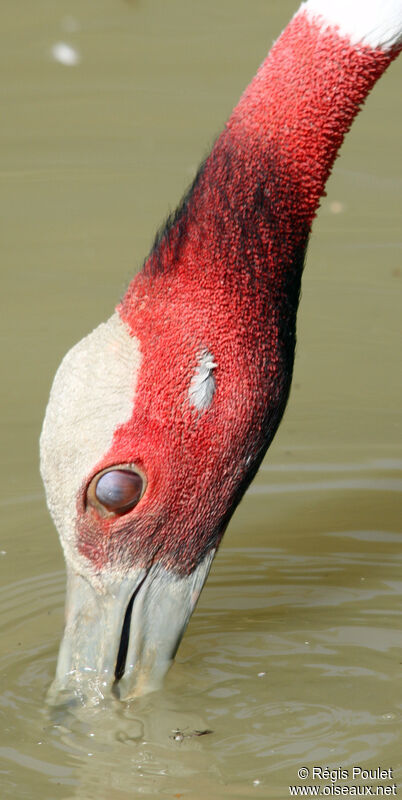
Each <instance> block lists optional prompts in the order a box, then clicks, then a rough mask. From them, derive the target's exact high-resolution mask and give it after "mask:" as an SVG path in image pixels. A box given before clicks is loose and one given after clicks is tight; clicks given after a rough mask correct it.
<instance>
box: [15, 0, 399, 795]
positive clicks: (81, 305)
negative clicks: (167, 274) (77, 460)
mask: <svg viewBox="0 0 402 800" xmlns="http://www.w3.org/2000/svg"><path fill="white" fill-rule="evenodd" d="M294 10H295V5H294V4H293V3H292V2H289V0H286V2H283V3H281V4H277V3H274V2H273V0H271V2H269V1H268V0H264V2H262V1H261V2H260V1H259V0H253V2H252V3H249V2H248V3H246V2H243V1H242V0H230V2H229V0H220V2H219V3H216V2H214V3H213V2H211V1H210V0H205V2H203V3H202V4H189V3H185V2H184V0H171V2H170V3H164V2H163V0H149V1H148V2H147V0H137V2H134V1H132V2H128V1H126V2H124V1H123V0H99V2H97V3H96V6H95V5H94V4H93V3H91V2H89V0H80V2H78V1H76V2H70V1H69V2H64V0H62V2H59V3H54V2H50V0H38V2H36V3H35V4H32V3H30V2H28V0H22V2H20V3H18V4H11V3H10V4H6V5H5V7H4V9H3V19H2V33H3V36H2V47H1V48H0V60H1V62H2V63H1V66H2V69H1V70H0V75H1V78H0V81H1V94H2V107H3V115H2V129H1V134H0V135H1V138H2V154H3V159H2V167H1V179H2V198H3V200H2V203H3V205H2V222H3V231H2V244H3V257H2V264H3V267H2V289H3V291H2V298H3V306H4V307H3V310H2V315H1V325H2V341H3V343H4V348H3V358H4V363H3V366H2V378H3V380H2V393H3V403H2V412H3V413H2V415H1V421H0V424H1V431H2V440H3V444H2V453H3V458H2V464H1V487H2V492H1V511H2V525H1V534H0V537H1V538H0V550H1V555H0V567H1V606H0V608H1V610H0V629H1V655H0V714H1V725H0V730H1V734H0V757H1V766H0V769H1V778H0V780H1V797H2V798H13V800H14V798H29V800H37V799H38V800H39V799H40V800H56V799H57V800H59V798H60V799H61V798H79V800H91V799H92V798H94V800H95V798H97V800H102V798H104V799H105V800H124V798H129V797H133V796H136V795H138V796H144V797H147V796H149V797H168V798H171V797H191V798H195V799H197V798H203V797H205V796H210V797H213V798H220V797H244V798H248V797H263V798H265V797H269V798H271V797H272V798H275V800H278V798H282V797H288V796H289V793H288V785H289V784H290V783H292V784H296V783H298V782H299V781H298V779H297V770H298V768H300V767H301V766H306V767H308V768H309V769H311V768H312V766H314V765H317V764H321V765H323V766H330V767H333V768H335V767H343V768H345V769H350V768H351V767H352V766H353V765H356V764H359V765H362V766H365V767H369V768H375V767H378V766H381V767H383V768H390V767H392V768H393V770H394V773H393V774H394V778H395V781H396V783H399V784H401V783H402V747H401V744H402V742H401V733H400V730H401V721H402V692H401V677H402V672H401V671H402V666H401V663H402V653H401V613H400V612H401V605H402V604H401V596H402V592H401V589H402V585H401V583H402V581H401V560H402V547H401V543H402V531H401V513H400V509H401V504H400V489H401V463H402V455H401V449H400V446H399V442H400V430H401V414H400V388H401V387H400V370H398V369H397V364H398V357H397V352H398V351H397V342H398V334H399V328H400V325H399V319H400V295H401V280H402V272H401V268H400V223H399V214H400V198H401V180H400V172H399V174H398V171H397V168H398V162H397V158H398V153H399V135H400V134H399V129H398V124H400V113H399V114H398V109H397V103H396V98H397V97H398V94H397V92H398V86H399V81H400V65H399V64H398V63H395V64H393V65H392V67H391V69H390V70H389V72H388V73H387V75H385V76H384V77H383V79H382V80H381V82H380V83H379V84H378V86H377V87H376V88H375V90H374V92H373V95H372V96H371V97H370V98H369V100H368V101H367V104H366V107H365V109H364V113H362V115H361V117H359V119H358V120H357V122H356V123H355V125H354V128H353V130H352V131H351V133H350V135H349V138H348V139H347V141H346V143H345V145H344V148H343V150H342V157H341V159H340V160H339V163H337V165H336V169H335V171H334V174H333V176H332V178H331V181H330V183H329V185H328V195H327V197H326V198H325V199H324V201H323V203H322V208H321V211H320V215H319V218H318V219H317V221H316V224H315V228H314V235H313V238H312V241H311V245H310V250H309V257H308V263H307V270H306V274H305V278H304V282H303V298H302V305H301V310H300V315H299V326H298V338H299V343H298V350H297V362H296V370H295V379H294V385H293V391H292V396H291V400H290V403H289V406H288V410H287V412H286V416H285V419H284V421H283V423H282V425H281V428H280V430H279V433H278V435H277V437H276V439H275V442H274V444H273V445H272V447H271V449H270V451H269V454H268V456H267V458H266V459H265V462H264V464H263V466H262V468H261V470H260V473H259V475H258V476H257V479H256V481H255V482H254V484H253V486H252V487H251V489H250V490H249V492H248V494H247V496H246V498H245V499H244V501H243V503H242V504H241V506H240V508H239V509H238V511H237V513H236V515H235V517H234V519H233V521H232V523H231V525H230V528H229V530H228V532H227V534H226V536H225V540H224V544H223V545H222V548H221V551H220V553H219V554H218V556H217V559H216V561H215V565H214V568H213V571H212V573H211V576H210V579H209V581H208V584H207V586H206V588H205V589H204V592H203V595H202V597H201V601H200V603H199V606H198V609H197V612H196V614H195V615H194V617H193V620H192V622H191V625H190V627H189V629H188V632H187V634H186V636H185V639H184V641H183V643H182V646H181V648H180V650H179V654H178V658H177V662H176V664H175V666H174V668H173V669H172V671H171V673H170V675H169V677H168V680H167V682H166V687H165V689H164V691H163V692H159V693H156V694H154V695H151V696H148V697H146V698H144V699H143V700H141V701H137V702H136V703H132V704H128V705H123V704H119V703H117V702H116V703H114V704H111V705H109V706H106V707H104V708H103V707H102V708H98V709H93V710H92V711H90V712H87V713H85V714H78V715H77V716H75V717H72V716H71V715H70V716H65V715H62V714H59V715H58V714H57V713H54V712H53V713H51V712H50V711H49V710H48V709H47V707H46V704H45V696H46V690H47V688H48V686H49V683H50V681H51V680H52V677H53V674H54V670H55V662H56V656H57V649H58V644H59V641H60V636H61V630H62V625H63V601H64V567H63V559H62V555H61V551H60V548H59V545H58V541H57V536H56V534H55V532H54V530H53V526H52V524H51V521H50V519H49V516H48V513H47V511H46V508H45V504H44V499H43V493H42V487H41V483H40V479H39V475H38V463H37V462H38V456H37V440H38V436H39V431H40V426H41V420H42V417H43V412H44V407H45V404H46V398H47V394H48V391H49V387H50V382H51V379H52V376H53V374H54V371H55V369H56V367H57V365H58V363H59V361H60V359H61V357H62V356H63V354H64V353H65V351H66V350H67V349H68V348H69V347H70V346H71V345H72V344H73V343H74V342H75V341H77V340H78V339H79V338H80V337H81V336H82V335H84V334H85V333H87V332H88V331H89V330H91V329H92V328H93V327H94V326H95V325H97V324H98V323H99V322H100V321H101V320H102V319H105V318H107V316H109V314H110V312H111V310H112V308H113V306H114V304H115V302H116V301H117V300H118V299H119V297H120V296H121V294H122V293H123V292H124V289H125V287H126V285H127V283H128V281H129V280H130V278H131V276H132V274H133V273H134V271H135V270H136V269H137V268H138V267H139V266H140V264H141V262H142V260H143V258H144V257H145V255H146V254H147V250H148V248H149V246H150V243H151V241H152V237H153V234H154V231H155V229H156V228H157V227H158V226H159V224H160V222H161V220H162V219H163V217H164V216H165V215H166V213H167V211H168V210H169V209H172V208H173V207H174V205H175V203H176V202H177V201H178V200H179V198H180V195H181V193H182V192H183V190H184V189H185V187H186V186H187V184H188V183H189V181H190V180H191V178H192V176H193V174H194V172H195V170H196V168H197V165H198V162H199V161H200V159H201V158H202V157H203V156H204V155H205V153H206V152H207V149H208V147H209V145H210V144H211V142H212V141H213V139H214V137H215V135H216V134H217V132H219V130H220V128H221V126H222V124H223V122H224V120H225V118H226V117H227V116H228V114H229V112H230V109H231V107H232V106H233V104H234V103H235V102H236V100H237V98H238V96H239V94H240V92H241V91H242V89H243V88H244V86H245V85H246V83H247V81H248V80H249V79H250V78H251V76H252V75H253V73H254V72H255V69H256V68H257V66H258V64H259V62H260V61H261V60H262V58H263V56H264V55H265V53H266V50H267V47H268V46H269V44H270V43H271V42H272V40H273V39H274V38H275V37H276V36H277V35H278V33H279V32H280V30H281V29H282V28H283V27H284V26H285V24H286V22H287V20H288V18H289V17H290V15H291V13H292V12H293V11H294ZM63 48H64V49H63ZM203 730H211V731H212V733H209V734H205V735H203V736H196V735H194V731H203ZM385 783H388V784H390V783H391V781H385Z"/></svg>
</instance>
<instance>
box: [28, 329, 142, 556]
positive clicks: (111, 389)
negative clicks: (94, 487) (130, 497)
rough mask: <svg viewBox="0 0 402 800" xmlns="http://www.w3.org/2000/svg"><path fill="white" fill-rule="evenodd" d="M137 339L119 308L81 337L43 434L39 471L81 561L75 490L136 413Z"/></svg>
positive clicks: (65, 537) (69, 550) (58, 381)
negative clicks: (122, 427)
mask: <svg viewBox="0 0 402 800" xmlns="http://www.w3.org/2000/svg"><path fill="white" fill-rule="evenodd" d="M141 360H142V357H141V352H140V345H139V341H138V339H136V338H135V337H133V336H130V333H129V330H128V328H127V327H126V325H125V324H124V323H123V322H122V320H121V319H120V317H119V316H118V314H117V313H115V314H113V316H112V317H110V319H109V320H108V321H107V322H104V323H102V324H101V325H99V326H98V327H97V328H95V330H94V331H92V333H90V334H89V335H88V336H86V337H85V338H84V339H81V341H80V342H78V344H76V345H75V347H73V348H72V349H71V350H70V351H69V352H68V353H67V355H66V356H65V357H64V359H63V361H62V362H61V364H60V367H59V369H58V371H57V373H56V376H55V379H54V382H53V386H52V389H51V392H50V397H49V402H48V406H47V409H46V415H45V419H44V423H43V428H42V433H41V439H40V456H41V473H42V478H43V482H44V484H45V489H46V497H47V503H48V506H49V510H50V513H51V515H52V517H53V520H54V522H55V525H56V528H57V530H58V532H59V536H60V539H61V542H62V545H63V548H64V551H65V554H66V556H67V557H68V556H70V560H72V559H74V561H75V562H77V554H76V552H75V519H76V513H77V511H76V502H77V492H78V491H79V489H80V487H81V485H82V483H83V481H84V480H85V479H86V478H87V477H89V475H90V472H91V470H92V469H93V468H94V466H95V465H96V464H97V463H98V462H99V461H100V459H101V458H102V456H103V455H104V454H105V453H106V452H107V451H108V450H109V448H110V447H111V444H112V441H113V435H114V432H115V430H116V428H117V427H118V426H119V425H122V424H123V423H124V422H127V421H128V420H129V419H130V418H131V416H132V413H133V404H134V398H135V390H136V385H137V380H138V373H139V370H140V366H141Z"/></svg>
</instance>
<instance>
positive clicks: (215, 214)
mask: <svg viewBox="0 0 402 800" xmlns="http://www.w3.org/2000/svg"><path fill="white" fill-rule="evenodd" d="M367 2H368V4H369V5H370V4H371V6H373V4H374V6H377V9H378V8H380V3H378V2H377V0H367ZM384 3H385V5H386V4H387V3H388V5H389V4H390V3H391V5H395V6H396V2H395V0H384ZM384 3H383V4H382V5H384ZM349 5H350V4H349ZM352 5H353V4H352ZM357 5H359V2H357ZM361 5H362V9H361V16H362V17H363V18H364V16H365V13H366V11H365V6H366V3H362V4H361ZM333 7H342V8H343V12H342V9H341V11H340V12H339V13H340V14H342V13H345V10H344V9H345V8H347V3H345V0H332V2H331V3H330V2H329V0H308V2H307V3H303V4H302V6H301V8H300V10H299V11H298V12H297V14H296V15H295V16H294V17H293V19H292V20H291V22H290V23H289V25H288V26H287V28H286V29H285V30H284V32H283V33H282V35H281V36H280V37H279V39H278V40H277V41H276V42H275V44H274V45H273V47H272V49H271V51H270V53H269V55H268V56H267V58H266V59H265V61H264V62H263V64H262V65H261V67H260V69H259V70H258V72H257V74H256V76H255V78H254V79H253V80H252V82H251V83H250V85H249V86H248V88H247V89H246V91H245V92H244V94H243V95H242V97H241V99H240V101H239V103H238V105H237V106H236V107H235V109H234V111H233V112H232V115H231V116H230V118H229V120H228V122H227V124H226V126H225V129H224V131H223V132H222V134H221V135H220V137H219V138H218V139H217V141H216V143H215V145H214V147H213V149H212V151H211V154H210V155H209V157H208V158H207V160H206V161H205V163H204V164H203V165H202V167H201V169H200V171H199V173H198V175H197V177H196V179H195V181H194V183H193V186H192V187H191V189H190V192H189V193H188V195H186V197H185V198H184V200H183V201H182V204H181V205H180V207H179V209H178V210H177V211H176V213H175V214H174V215H173V216H172V217H171V218H170V219H169V220H168V223H167V225H166V227H165V229H164V230H163V231H162V233H161V234H160V235H159V236H158V238H157V240H156V242H155V245H154V247H153V250H152V252H151V254H150V256H149V257H148V259H147V261H146V262H145V266H144V271H143V275H142V278H140V279H139V280H140V281H141V280H148V279H149V278H150V277H152V279H153V280H156V278H157V276H158V275H159V276H161V277H163V280H166V279H167V276H168V275H171V276H173V275H174V276H175V279H176V281H177V283H178V285H180V284H181V285H184V284H185V283H186V282H189V281H190V282H192V281H193V280H196V281H199V280H202V281H203V282H204V284H205V286H207V285H208V286H209V288H210V290H211V291H213V287H214V285H216V283H217V281H225V282H226V284H227V287H228V291H230V289H231V287H232V288H233V291H234V292H236V291H237V292H240V293H241V294H243V295H244V294H247V293H248V294H250V293H255V294H257V293H258V292H259V291H260V290H261V285H262V284H263V283H264V282H265V283H266V284H268V285H269V287H270V290H271V291H272V292H275V291H277V292H278V291H279V293H280V294H281V295H283V292H285V293H286V292H287V291H294V289H295V288H296V291H298V284H299V282H300V276H301V272H302V268H303V262H304V253H305V248H306V245H307V240H308V235H309V232H310V228H311V224H312V221H313V219H314V216H315V214H316V211H317V208H318V205H319V201H320V198H321V196H322V195H323V193H324V187H325V184H326V181H327V179H328V176H329V174H330V172H331V168H332V166H333V163H334V160H335V158H336V156H337V153H338V151H339V148H340V146H341V144H342V141H343V138H344V136H345V134H346V132H347V131H348V130H349V128H350V126H351V124H352V122H353V119H354V118H355V116H356V114H357V113H358V111H359V109H360V107H361V106H362V104H363V102H364V100H365V98H366V96H367V95H368V93H369V92H370V90H371V88H372V87H373V85H374V84H375V82H376V81H377V80H378V78H379V77H380V76H381V75H382V73H383V72H384V70H385V69H386V68H387V67H388V65H389V64H390V62H391V61H392V60H393V59H394V58H395V56H396V55H397V53H398V52H399V50H400V46H401V45H400V39H399V40H398V35H396V34H392V31H391V34H392V35H391V34H390V32H389V26H388V28H387V30H386V32H385V33H384V31H383V30H382V29H381V25H380V24H379V25H378V29H379V32H378V35H377V39H376V38H375V35H374V34H373V32H372V20H370V19H369V20H368V22H367V25H368V27H369V28H370V32H371V38H370V36H366V35H365V33H364V31H357V33H356V31H352V33H345V32H343V30H342V26H340V24H338V22H337V19H336V15H335V18H334V19H332V18H331V19H330V20H329V21H328V20H326V19H325V15H324V14H323V13H321V12H322V8H324V11H325V9H326V8H330V9H332V8H333ZM378 13H380V11H379V12H378ZM398 14H399V16H400V13H399V12H398ZM394 25H395V27H398V26H399V29H400V26H401V20H400V19H397V20H396V22H395V23H394ZM383 27H384V26H383ZM380 29H381V30H380ZM356 38H357V41H355V39H356ZM383 40H384V41H383ZM136 285H138V281H137V284H136ZM292 287H293V288H292ZM131 292H132V290H131V289H130V288H129V290H128V294H127V296H126V298H125V300H124V301H123V306H124V304H125V303H126V304H127V303H130V301H131Z"/></svg>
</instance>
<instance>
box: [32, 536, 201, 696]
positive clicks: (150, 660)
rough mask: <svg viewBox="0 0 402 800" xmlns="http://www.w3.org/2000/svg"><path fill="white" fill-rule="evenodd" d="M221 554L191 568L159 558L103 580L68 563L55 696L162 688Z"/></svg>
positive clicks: (133, 692) (52, 690)
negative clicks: (181, 570)
mask: <svg viewBox="0 0 402 800" xmlns="http://www.w3.org/2000/svg"><path fill="white" fill-rule="evenodd" d="M214 555H215V550H211V551H210V552H209V553H208V554H207V555H206V556H205V557H204V560H203V561H202V562H201V563H200V564H199V565H198V566H197V567H196V568H195V569H194V570H193V572H191V574H189V575H185V576H178V575H176V574H175V573H174V572H173V571H171V570H167V569H166V568H164V567H162V566H161V565H160V564H154V565H153V566H152V567H151V568H150V570H149V571H146V570H145V569H141V568H139V569H138V570H132V571H130V573H129V574H128V575H126V576H125V577H123V578H122V579H121V580H120V581H117V580H116V578H114V579H113V580H111V579H108V578H102V579H101V580H99V582H97V583H96V585H95V583H94V584H93V583H91V582H89V581H88V580H87V579H86V578H84V577H82V576H81V575H79V574H77V573H76V572H75V571H73V570H72V569H71V568H69V570H68V582H67V597H66V624H65V630H64V636H63V641H62V643H61V645H60V652H59V658H58V663H57V671H56V677H55V680H54V682H53V684H52V686H51V688H50V691H49V695H48V700H49V702H50V703H51V704H53V705H56V704H57V705H59V704H64V703H77V702H80V703H83V704H92V705H94V704H97V703H99V702H101V701H102V700H103V699H105V698H107V697H111V696H115V697H119V698H120V699H121V700H128V699H130V698H132V697H136V696H139V695H142V694H146V693H147V692H152V691H154V690H156V689H159V688H160V687H161V685H162V682H163V679H164V677H165V675H166V673H167V671H168V669H169V667H170V666H171V664H172V662H173V659H174V656H175V654H176V651H177V648H178V646H179V644H180V641H181V638H182V636H183V634H184V631H185V630H186V627H187V624H188V621H189V619H190V617H191V614H192V613H193V611H194V608H195V606H196V604H197V600H198V598H199V596H200V593H201V590H202V587H203V585H204V583H205V581H206V579H207V576H208V573H209V570H210V567H211V563H212V560H213V557H214Z"/></svg>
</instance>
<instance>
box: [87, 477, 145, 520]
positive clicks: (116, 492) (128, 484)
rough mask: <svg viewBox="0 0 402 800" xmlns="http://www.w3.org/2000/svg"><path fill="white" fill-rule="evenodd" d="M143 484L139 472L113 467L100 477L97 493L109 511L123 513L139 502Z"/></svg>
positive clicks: (97, 496) (98, 498)
mask: <svg viewBox="0 0 402 800" xmlns="http://www.w3.org/2000/svg"><path fill="white" fill-rule="evenodd" d="M142 485H143V484H142V478H141V476H140V475H138V473H137V472H131V471H129V470H122V469H113V470H111V471H110V472H105V474H104V475H102V476H101V477H100V478H99V480H98V482H97V484H96V489H95V495H96V498H97V500H99V502H100V503H102V505H103V506H105V508H106V509H107V510H108V511H114V512H115V513H117V514H122V513H124V512H125V511H128V510H129V509H130V508H133V506H135V505H136V503H138V501H139V500H140V498H141V492H142Z"/></svg>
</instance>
